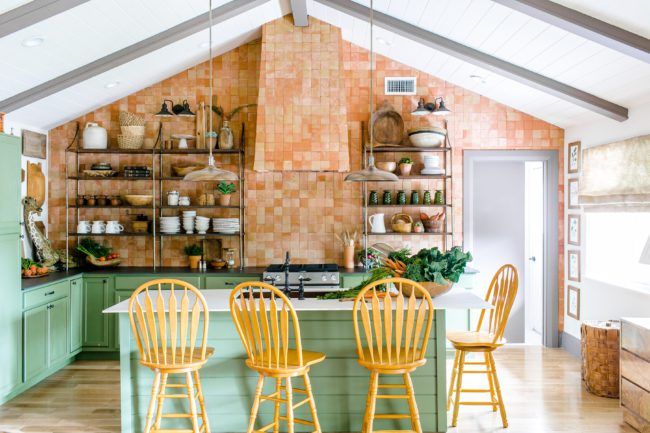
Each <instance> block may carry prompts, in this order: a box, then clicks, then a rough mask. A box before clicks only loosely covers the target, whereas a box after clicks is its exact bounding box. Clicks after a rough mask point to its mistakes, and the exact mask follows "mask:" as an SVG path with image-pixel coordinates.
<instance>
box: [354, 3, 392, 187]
mask: <svg viewBox="0 0 650 433" xmlns="http://www.w3.org/2000/svg"><path fill="white" fill-rule="evenodd" d="M373 12H374V8H373V0H370V119H371V122H372V114H373V112H374V110H375V108H374V107H375V93H374V90H375V74H374V72H375V69H374V66H373V64H374V62H373V60H374V51H373V45H372V44H373V41H374V38H373V27H374V14H373ZM372 126H373V125H372V123H371V125H370V156H369V157H368V167H366V168H364V169H363V170H359V171H354V172H352V173H350V174H348V175H347V176H345V181H346V182H397V181H398V180H399V178H398V177H397V175H395V174H394V173H391V172H389V171H385V170H380V169H378V168H377V167H375V156H374V154H373V152H372V146H373V142H374V140H375V137H374V134H373V131H372V130H373V128H372Z"/></svg>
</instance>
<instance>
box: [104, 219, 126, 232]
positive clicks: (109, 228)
mask: <svg viewBox="0 0 650 433" xmlns="http://www.w3.org/2000/svg"><path fill="white" fill-rule="evenodd" d="M122 231H124V226H123V225H122V224H120V223H119V221H109V222H108V224H106V233H111V234H118V233H120V232H122Z"/></svg>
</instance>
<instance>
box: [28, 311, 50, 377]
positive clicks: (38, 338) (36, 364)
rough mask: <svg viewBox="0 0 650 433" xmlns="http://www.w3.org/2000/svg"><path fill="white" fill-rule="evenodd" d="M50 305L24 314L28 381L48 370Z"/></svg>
mask: <svg viewBox="0 0 650 433" xmlns="http://www.w3.org/2000/svg"><path fill="white" fill-rule="evenodd" d="M48 305H49V304H48ZM48 305H41V306H40V307H36V308H32V309H31V310H27V311H25V312H24V313H23V323H24V325H23V335H24V338H25V341H24V347H25V350H24V351H25V380H26V381H27V380H30V379H32V378H34V377H36V376H38V374H39V373H42V372H43V371H45V370H46V369H47V314H48V308H47V307H48Z"/></svg>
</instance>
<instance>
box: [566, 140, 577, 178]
mask: <svg viewBox="0 0 650 433" xmlns="http://www.w3.org/2000/svg"><path fill="white" fill-rule="evenodd" d="M568 171H569V173H577V172H579V171H580V142H579V141H576V142H574V143H569V167H568Z"/></svg>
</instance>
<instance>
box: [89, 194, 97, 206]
mask: <svg viewBox="0 0 650 433" xmlns="http://www.w3.org/2000/svg"><path fill="white" fill-rule="evenodd" d="M86 203H87V204H88V206H95V205H96V204H97V200H95V196H94V195H90V196H88V197H87V198H86Z"/></svg>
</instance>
